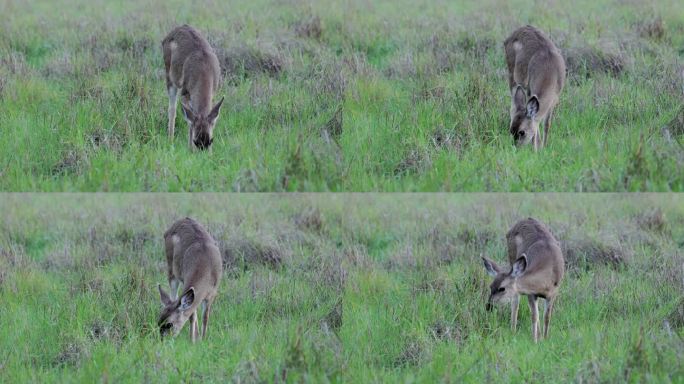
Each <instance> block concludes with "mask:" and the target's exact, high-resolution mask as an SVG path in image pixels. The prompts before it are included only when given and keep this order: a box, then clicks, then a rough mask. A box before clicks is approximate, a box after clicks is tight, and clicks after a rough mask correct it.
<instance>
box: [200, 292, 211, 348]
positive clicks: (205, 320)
mask: <svg viewBox="0 0 684 384" xmlns="http://www.w3.org/2000/svg"><path fill="white" fill-rule="evenodd" d="M203 306H204V316H203V319H202V339H204V338H206V337H207V324H208V323H209V313H211V301H210V300H207V301H205V302H204V303H203Z"/></svg>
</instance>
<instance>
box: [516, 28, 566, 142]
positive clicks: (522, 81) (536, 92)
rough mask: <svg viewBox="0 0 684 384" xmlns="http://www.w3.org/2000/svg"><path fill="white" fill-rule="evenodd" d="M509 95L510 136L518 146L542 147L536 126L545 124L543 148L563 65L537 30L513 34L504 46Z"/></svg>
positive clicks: (561, 83) (524, 29)
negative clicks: (510, 100)
mask: <svg viewBox="0 0 684 384" xmlns="http://www.w3.org/2000/svg"><path fill="white" fill-rule="evenodd" d="M504 50H505V52H506V64H507V65H508V86H509V89H510V91H511V97H512V102H511V112H510V113H511V124H510V127H509V129H510V132H511V134H512V135H513V142H514V143H515V144H516V145H518V146H521V145H526V144H529V143H533V145H534V149H535V151H536V150H538V149H539V147H540V146H541V145H542V143H541V140H540V138H539V122H540V121H542V120H544V142H543V145H546V142H547V140H548V135H549V127H550V126H551V118H552V117H553V111H554V108H555V107H556V104H558V97H559V95H560V92H561V90H562V89H563V84H564V83H565V61H564V60H563V56H562V55H561V53H560V51H559V50H558V48H556V46H555V45H554V44H553V42H552V41H551V40H550V39H549V38H548V37H547V36H546V35H545V34H544V33H542V31H540V30H538V29H537V28H535V27H533V26H531V25H527V26H525V27H522V28H519V29H517V30H515V31H514V32H513V33H512V34H511V35H510V36H509V37H508V38H507V39H506V41H505V42H504Z"/></svg>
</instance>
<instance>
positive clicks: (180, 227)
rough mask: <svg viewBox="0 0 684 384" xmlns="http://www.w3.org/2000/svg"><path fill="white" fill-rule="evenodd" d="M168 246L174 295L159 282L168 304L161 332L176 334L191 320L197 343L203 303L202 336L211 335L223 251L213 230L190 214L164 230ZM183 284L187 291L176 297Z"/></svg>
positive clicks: (162, 319) (161, 296)
mask: <svg viewBox="0 0 684 384" xmlns="http://www.w3.org/2000/svg"><path fill="white" fill-rule="evenodd" d="M164 245H165V248H166V262H167V265H168V276H169V285H170V286H171V296H170V295H169V294H167V293H166V292H165V291H164V290H163V289H162V287H161V285H159V296H160V298H161V302H162V304H163V305H164V308H163V309H162V312H161V315H159V327H160V332H161V335H162V336H165V335H167V334H170V333H172V334H173V336H176V335H178V333H179V332H180V330H181V329H182V328H183V325H184V324H185V322H186V321H188V319H190V323H191V327H192V328H191V330H190V334H191V338H192V342H193V343H194V342H195V340H196V339H197V333H198V330H197V308H198V307H199V305H200V304H202V307H203V312H204V315H203V321H202V338H205V337H206V336H207V323H208V321H209V313H210V312H211V305H212V303H213V302H214V298H216V295H217V293H218V292H217V289H218V285H219V282H220V281H221V273H222V263H221V253H220V252H219V249H218V247H217V246H216V243H215V242H214V239H213V238H212V237H211V235H210V234H209V232H207V230H206V229H204V227H202V225H201V224H200V223H198V222H196V221H195V220H193V219H191V218H189V217H186V218H185V219H181V220H178V221H176V222H175V223H173V225H172V226H171V228H169V230H168V231H166V233H164ZM180 283H183V290H182V291H181V292H183V293H182V294H181V296H180V298H176V295H177V293H178V285H179V284H180Z"/></svg>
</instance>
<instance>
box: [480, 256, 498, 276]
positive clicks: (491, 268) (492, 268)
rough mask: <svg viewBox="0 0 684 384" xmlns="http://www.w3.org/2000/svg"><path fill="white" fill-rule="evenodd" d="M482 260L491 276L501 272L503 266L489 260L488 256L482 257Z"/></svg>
mask: <svg viewBox="0 0 684 384" xmlns="http://www.w3.org/2000/svg"><path fill="white" fill-rule="evenodd" d="M482 261H483V262H484V267H485V269H486V270H487V274H488V275H489V276H496V275H498V274H499V272H501V268H499V266H498V265H497V264H496V263H495V262H493V261H492V260H489V259H488V258H486V257H482Z"/></svg>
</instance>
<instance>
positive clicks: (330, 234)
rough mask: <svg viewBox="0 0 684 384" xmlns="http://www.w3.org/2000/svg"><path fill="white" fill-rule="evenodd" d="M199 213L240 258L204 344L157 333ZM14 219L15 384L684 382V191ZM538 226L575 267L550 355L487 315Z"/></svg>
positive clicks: (50, 200) (134, 197) (74, 203)
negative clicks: (498, 278) (183, 225)
mask: <svg viewBox="0 0 684 384" xmlns="http://www.w3.org/2000/svg"><path fill="white" fill-rule="evenodd" d="M185 215H191V216H193V217H195V218H197V219H198V220H200V221H201V222H203V223H205V224H206V226H207V227H208V229H209V230H210V232H211V233H212V234H213V235H214V237H215V238H216V239H217V240H218V241H219V244H220V247H221V248H222V249H223V252H224V255H226V259H225V260H226V270H225V273H224V278H223V280H222V282H221V286H220V293H219V296H218V298H217V301H216V302H215V305H214V311H213V312H212V318H211V321H210V324H209V338H208V339H207V340H205V341H202V342H198V343H197V344H195V345H192V344H191V343H190V341H189V334H188V331H187V329H184V330H183V332H182V333H181V335H179V337H177V338H175V339H170V340H160V339H159V336H158V335H159V331H158V328H157V326H156V317H157V314H158V310H159V308H160V304H159V297H158V294H157V292H156V285H157V284H158V283H162V284H166V282H165V272H164V271H165V261H164V256H163V250H162V241H161V238H162V233H163V232H164V230H165V229H166V228H167V227H168V226H169V225H170V224H171V223H172V222H173V220H175V219H177V218H180V217H183V216H185ZM0 216H1V217H2V218H3V220H2V221H1V222H0V225H1V226H2V227H1V228H0V302H2V305H0V376H2V377H3V381H8V382H27V381H30V382H189V381H207V382H226V381H233V382H240V383H244V382H247V383H249V382H272V381H281V380H282V381H286V382H435V381H443V382H464V381H465V382H477V383H479V382H490V381H497V382H498V381H505V382H580V381H581V382H673V383H676V382H683V381H684V369H683V367H682V364H681V362H682V361H683V360H684V312H683V308H684V286H683V285H682V284H684V269H683V265H682V263H683V259H682V252H683V247H684V201H683V198H682V196H679V195H676V194H675V195H671V194H648V195H645V194H633V195H619V194H613V195H605V194H600V195H597V194H585V195H563V194H561V195H550V194H543V195H532V194H527V195H510V194H509V195H478V194H448V195H446V194H430V195H415V194H414V195H403V194H388V195H346V194H338V195H260V196H256V195H249V194H245V195H234V196H228V195H212V194H192V195H188V194H183V195H169V194H166V195H148V194H97V195H96V194H85V195H83V194H79V195H70V194H60V195H55V194H51V195H31V194H17V195H11V194H5V195H4V196H2V199H0ZM527 216H534V217H537V218H539V219H541V220H542V221H544V222H546V223H547V224H548V225H549V226H550V227H551V229H552V231H553V232H554V233H555V234H556V236H557V237H558V239H559V240H560V242H561V244H562V248H563V250H564V254H565V256H566V264H567V266H566V277H565V279H564V281H563V282H562V285H561V288H560V296H559V299H558V301H557V307H556V312H555V314H554V318H553V321H552V323H551V333H550V338H549V339H548V340H544V341H542V342H540V343H539V344H536V345H535V344H534V343H533V342H532V340H531V332H530V315H529V310H528V308H527V305H525V304H524V303H523V305H522V306H521V311H520V319H519V326H520V328H519V330H518V331H517V333H511V332H510V331H509V311H508V310H507V308H498V309H496V310H495V311H493V312H486V311H485V310H484V304H485V300H486V295H487V294H488V284H489V281H490V278H489V277H488V276H487V275H486V273H485V272H484V268H483V267H482V265H481V262H480V255H481V254H485V255H488V256H489V257H492V258H494V259H496V260H499V261H503V260H504V254H505V239H504V234H505V233H506V231H507V230H508V228H509V227H510V226H511V225H512V224H513V223H514V222H515V221H516V220H518V219H520V218H524V217H527ZM228 255H233V256H232V257H228ZM267 255H270V256H271V258H276V259H278V260H279V262H277V263H276V265H269V264H267V263H266V260H265V258H266V256H267Z"/></svg>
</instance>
